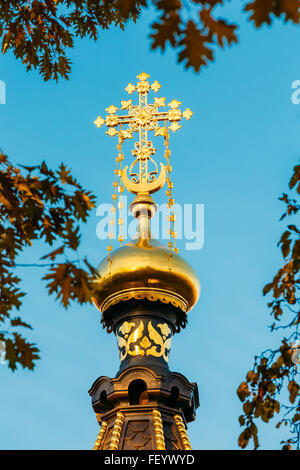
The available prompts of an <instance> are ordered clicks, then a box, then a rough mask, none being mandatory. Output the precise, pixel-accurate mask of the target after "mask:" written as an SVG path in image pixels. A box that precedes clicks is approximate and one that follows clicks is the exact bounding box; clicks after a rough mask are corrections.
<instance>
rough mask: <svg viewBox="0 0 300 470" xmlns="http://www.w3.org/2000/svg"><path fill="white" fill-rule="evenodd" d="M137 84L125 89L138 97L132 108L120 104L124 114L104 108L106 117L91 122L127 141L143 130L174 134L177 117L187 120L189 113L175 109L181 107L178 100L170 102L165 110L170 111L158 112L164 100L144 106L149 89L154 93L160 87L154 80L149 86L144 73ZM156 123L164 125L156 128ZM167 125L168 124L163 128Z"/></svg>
mask: <svg viewBox="0 0 300 470" xmlns="http://www.w3.org/2000/svg"><path fill="white" fill-rule="evenodd" d="M137 78H138V79H139V82H138V83H137V85H136V86H135V85H133V84H132V83H129V84H128V85H127V87H126V88H125V90H126V91H127V92H128V93H129V94H130V95H131V94H132V93H133V92H134V91H137V92H138V94H139V104H138V105H133V104H132V100H127V101H125V100H124V101H121V110H127V111H128V114H127V115H118V114H116V112H117V111H118V110H119V108H117V107H116V106H114V105H111V106H109V107H108V108H106V111H107V113H108V114H107V115H106V117H105V119H103V118H102V117H101V116H98V117H97V119H96V120H95V121H94V123H95V125H96V126H97V127H98V128H100V127H101V126H103V125H104V124H106V126H107V128H108V130H107V131H106V133H107V134H108V135H109V136H111V137H113V136H115V135H116V134H120V136H121V137H122V138H123V139H131V138H132V133H133V132H140V133H143V132H145V131H148V130H149V131H154V132H155V135H156V136H158V135H163V136H164V135H166V134H167V133H168V129H170V130H172V131H173V132H176V131H177V130H178V129H180V128H181V127H182V126H181V125H180V124H179V122H180V121H181V118H182V117H183V118H185V119H187V120H189V119H190V118H191V117H192V115H193V113H192V111H191V110H190V109H189V108H187V109H186V110H185V111H183V112H181V110H180V109H179V106H180V105H181V103H180V101H177V100H175V99H173V100H172V101H171V102H170V103H169V104H168V107H169V108H170V109H169V110H167V111H159V108H161V107H166V104H165V100H166V99H165V98H164V97H161V98H157V97H155V98H154V103H153V104H148V103H147V95H148V93H149V91H150V90H153V91H154V92H155V93H156V92H157V91H158V90H159V89H160V88H161V85H160V84H159V83H158V82H157V81H155V82H153V83H152V85H150V84H149V82H148V80H147V78H149V75H148V74H146V73H144V72H143V73H141V74H140V75H138V76H137ZM159 122H164V123H165V126H164V127H160V126H159ZM167 123H170V125H169V127H168V128H167ZM125 125H128V128H127V129H124V127H123V126H125ZM118 126H120V133H119V132H118V131H117V129H116V128H117V127H118Z"/></svg>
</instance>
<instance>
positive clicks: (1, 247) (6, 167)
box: [0, 153, 95, 370]
mask: <svg viewBox="0 0 300 470" xmlns="http://www.w3.org/2000/svg"><path fill="white" fill-rule="evenodd" d="M94 205H95V197H94V196H93V195H92V193H91V192H90V191H86V190H85V189H84V188H82V186H81V185H80V184H79V183H78V181H77V180H76V179H75V178H74V177H73V176H72V175H71V172H70V170H68V169H67V168H66V167H65V165H63V164H61V165H60V167H59V168H58V169H57V170H55V171H54V170H51V169H50V168H48V167H47V165H46V163H45V162H42V164H41V165H37V166H31V167H29V166H22V165H19V167H18V166H15V165H12V164H11V163H10V162H9V160H8V158H7V156H6V155H4V154H3V153H0V341H2V342H4V343H5V349H6V360H7V363H8V366H9V367H10V368H11V369H12V370H15V369H16V367H17V364H18V363H19V364H20V365H21V366H23V367H27V368H29V369H33V368H34V365H35V361H36V359H38V358H39V351H38V349H37V347H36V345H35V344H32V343H30V342H28V341H27V340H26V339H25V338H23V336H22V335H21V334H20V332H19V331H18V330H19V328H20V327H21V328H27V329H31V326H30V325H29V324H28V323H27V322H26V321H24V320H23V319H22V318H21V316H20V315H19V314H17V312H18V311H21V310H22V298H23V296H24V295H25V293H24V292H23V291H22V289H21V288H20V282H21V279H20V277H19V276H18V275H17V274H16V272H17V270H18V256H19V255H20V254H21V253H22V252H23V251H24V250H25V249H26V248H27V247H30V246H32V245H33V243H34V241H35V240H41V241H43V242H44V243H45V245H46V246H47V245H48V246H50V247H53V246H54V245H55V246H56V247H55V249H54V250H52V251H51V252H50V253H47V254H45V255H44V256H42V259H43V260H46V259H47V260H48V261H50V263H49V265H46V267H47V266H49V268H48V269H49V272H48V273H47V274H45V275H44V279H45V280H46V281H47V282H48V284H47V287H48V290H49V293H50V294H51V293H55V294H56V296H57V298H58V299H59V300H60V302H61V304H62V305H63V306H64V307H67V306H68V305H69V304H70V301H71V300H73V301H74V300H76V301H78V302H79V303H84V302H89V301H90V299H91V278H92V274H93V273H92V268H91V266H90V265H89V263H88V262H87V261H86V263H85V268H86V269H83V268H81V267H79V266H77V261H75V262H74V261H73V262H72V261H70V260H69V259H68V252H71V253H72V252H74V253H76V251H77V249H78V246H79V243H80V223H82V222H86V220H87V216H88V215H89V213H90V211H91V209H92V208H93V207H94ZM57 245H58V246H57ZM62 256H64V258H65V262H64V263H58V262H57V257H62Z"/></svg>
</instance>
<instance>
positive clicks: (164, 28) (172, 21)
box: [150, 11, 181, 51]
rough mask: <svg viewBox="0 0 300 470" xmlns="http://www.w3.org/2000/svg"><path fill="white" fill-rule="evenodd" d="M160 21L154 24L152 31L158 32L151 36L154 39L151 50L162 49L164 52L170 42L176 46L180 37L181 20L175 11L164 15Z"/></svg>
mask: <svg viewBox="0 0 300 470" xmlns="http://www.w3.org/2000/svg"><path fill="white" fill-rule="evenodd" d="M159 20H160V22H159V23H153V24H152V29H154V30H156V32H155V33H153V34H151V35H150V37H151V38H152V39H153V42H152V44H151V48H152V49H157V48H158V47H160V48H161V50H163V51H164V50H165V48H166V45H167V43H168V42H170V44H171V46H172V47H175V46H176V44H177V41H178V37H179V35H180V24H181V20H180V17H179V15H178V13H177V12H175V11H171V12H170V13H168V14H167V15H165V14H164V15H162V16H161V17H160V19H159Z"/></svg>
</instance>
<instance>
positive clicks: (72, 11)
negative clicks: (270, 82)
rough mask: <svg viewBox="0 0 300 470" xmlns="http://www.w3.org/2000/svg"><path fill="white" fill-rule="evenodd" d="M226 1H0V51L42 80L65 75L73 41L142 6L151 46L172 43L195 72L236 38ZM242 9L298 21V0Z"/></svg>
mask: <svg viewBox="0 0 300 470" xmlns="http://www.w3.org/2000/svg"><path fill="white" fill-rule="evenodd" d="M226 3H227V2H226V0H185V1H180V0H127V1H123V0H83V1H78V0H32V1H28V0H21V1H16V0H6V1H5V2H1V3H0V40H1V49H2V53H4V54H5V53H6V52H8V51H9V50H11V51H12V52H13V53H14V55H15V56H16V57H17V58H18V59H20V60H21V61H22V63H23V64H24V65H25V66H26V69H27V70H30V69H32V68H35V69H37V70H38V71H39V73H40V74H41V75H42V76H43V78H44V80H50V79H54V80H58V79H59V78H60V77H63V78H68V77H69V74H70V70H71V61H70V59H69V57H68V54H69V50H70V49H71V48H73V47H74V40H75V39H76V38H77V37H79V38H85V37H89V38H92V39H94V40H97V39H99V37H100V36H101V32H102V31H104V30H107V29H109V28H111V27H113V26H118V27H120V28H121V29H124V28H125V27H126V25H127V23H128V22H129V21H134V22H135V21H137V20H138V19H139V18H140V17H141V14H142V12H143V10H144V9H145V8H147V7H149V6H152V7H154V9H155V12H156V14H157V18H156V20H155V21H154V22H153V24H152V25H151V31H152V32H151V34H150V40H151V48H152V49H160V50H165V48H166V47H167V45H170V46H171V47H172V48H174V49H175V50H176V52H177V58H178V61H179V62H182V63H183V64H184V65H185V67H186V68H189V67H191V68H192V69H194V70H195V71H196V72H198V71H199V70H200V69H201V68H202V67H203V66H206V65H208V63H209V62H211V61H213V60H214V55H215V49H216V47H220V48H224V47H225V46H226V45H231V44H233V43H237V42H238V41H239V38H238V35H237V30H238V28H239V25H238V24H236V23H234V22H232V21H231V20H230V18H229V19H228V18H223V17H221V16H219V12H220V10H222V6H225V5H226ZM244 3H245V4H244V8H243V11H244V12H245V13H246V14H247V15H248V18H249V20H250V22H252V23H253V24H254V25H255V27H257V28H260V27H262V26H263V25H264V24H267V25H269V24H270V23H271V21H272V20H273V18H279V17H280V18H282V20H283V21H284V22H288V21H291V22H292V23H295V24H299V21H300V0H254V1H248V2H244Z"/></svg>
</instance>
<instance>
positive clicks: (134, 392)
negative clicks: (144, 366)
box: [128, 379, 149, 405]
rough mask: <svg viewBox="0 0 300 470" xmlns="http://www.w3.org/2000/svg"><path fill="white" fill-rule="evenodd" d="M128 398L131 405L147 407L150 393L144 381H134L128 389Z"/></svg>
mask: <svg viewBox="0 0 300 470" xmlns="http://www.w3.org/2000/svg"><path fill="white" fill-rule="evenodd" d="M128 396H129V404H130V405H147V404H148V403H149V400H148V392H147V385H146V383H145V382H144V381H143V380H139V379H137V380H133V381H132V382H131V383H130V385H129V387H128Z"/></svg>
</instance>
